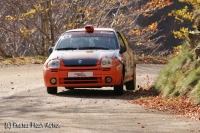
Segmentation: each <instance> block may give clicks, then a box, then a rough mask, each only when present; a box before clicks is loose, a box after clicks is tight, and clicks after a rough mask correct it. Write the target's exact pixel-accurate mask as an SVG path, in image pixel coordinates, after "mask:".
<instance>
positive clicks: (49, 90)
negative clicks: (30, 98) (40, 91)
mask: <svg viewBox="0 0 200 133" xmlns="http://www.w3.org/2000/svg"><path fill="white" fill-rule="evenodd" d="M47 93H48V94H56V93H57V87H47Z"/></svg>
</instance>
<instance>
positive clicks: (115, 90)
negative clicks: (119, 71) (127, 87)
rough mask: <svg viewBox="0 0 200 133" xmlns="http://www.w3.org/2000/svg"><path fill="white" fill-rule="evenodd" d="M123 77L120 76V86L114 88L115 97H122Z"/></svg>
mask: <svg viewBox="0 0 200 133" xmlns="http://www.w3.org/2000/svg"><path fill="white" fill-rule="evenodd" d="M123 82H124V81H123V75H122V78H121V84H120V85H116V86H114V93H115V95H118V96H120V95H123V93H124V91H123V87H124V84H123Z"/></svg>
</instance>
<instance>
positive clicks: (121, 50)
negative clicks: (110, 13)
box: [119, 45, 126, 54]
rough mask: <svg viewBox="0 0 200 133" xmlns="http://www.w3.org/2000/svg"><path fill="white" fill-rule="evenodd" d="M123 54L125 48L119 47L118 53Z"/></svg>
mask: <svg viewBox="0 0 200 133" xmlns="http://www.w3.org/2000/svg"><path fill="white" fill-rule="evenodd" d="M124 52H126V47H125V46H121V45H120V51H119V53H120V54H123V53H124Z"/></svg>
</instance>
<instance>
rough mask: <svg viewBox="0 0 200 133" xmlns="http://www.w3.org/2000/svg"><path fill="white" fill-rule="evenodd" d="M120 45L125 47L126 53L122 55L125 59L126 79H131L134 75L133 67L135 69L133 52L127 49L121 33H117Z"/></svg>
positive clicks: (127, 45)
mask: <svg viewBox="0 0 200 133" xmlns="http://www.w3.org/2000/svg"><path fill="white" fill-rule="evenodd" d="M117 34H118V37H119V40H120V44H121V43H122V44H123V45H125V46H126V49H127V51H126V52H125V53H124V56H125V59H126V77H125V79H126V78H129V77H132V76H133V74H134V67H135V61H134V58H135V57H134V54H133V50H132V49H131V48H130V47H129V44H128V41H127V39H126V38H125V36H124V35H123V33H121V32H119V31H118V32H117Z"/></svg>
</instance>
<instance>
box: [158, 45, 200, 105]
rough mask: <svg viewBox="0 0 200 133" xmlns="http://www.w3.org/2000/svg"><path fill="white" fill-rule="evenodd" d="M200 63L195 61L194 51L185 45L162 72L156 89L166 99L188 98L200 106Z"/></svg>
mask: <svg viewBox="0 0 200 133" xmlns="http://www.w3.org/2000/svg"><path fill="white" fill-rule="evenodd" d="M199 66H200V63H199V61H197V60H196V59H195V55H194V50H193V49H190V48H189V46H188V44H187V43H185V44H183V49H182V51H181V52H180V54H179V55H178V56H176V57H174V58H172V59H171V60H170V61H169V63H168V64H167V66H166V67H165V68H164V69H163V70H162V71H161V73H160V75H159V76H158V78H157V80H156V84H155V89H156V90H157V91H159V92H160V93H162V94H163V96H164V97H166V96H170V97H181V96H188V97H191V98H194V99H195V101H196V103H197V104H200V89H199V88H198V87H200V83H199V81H200V67H199Z"/></svg>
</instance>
